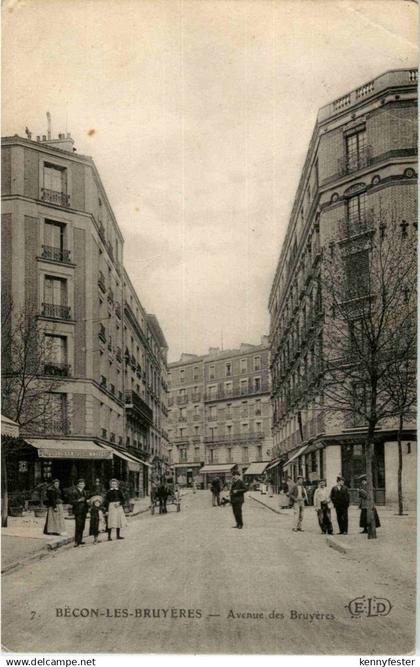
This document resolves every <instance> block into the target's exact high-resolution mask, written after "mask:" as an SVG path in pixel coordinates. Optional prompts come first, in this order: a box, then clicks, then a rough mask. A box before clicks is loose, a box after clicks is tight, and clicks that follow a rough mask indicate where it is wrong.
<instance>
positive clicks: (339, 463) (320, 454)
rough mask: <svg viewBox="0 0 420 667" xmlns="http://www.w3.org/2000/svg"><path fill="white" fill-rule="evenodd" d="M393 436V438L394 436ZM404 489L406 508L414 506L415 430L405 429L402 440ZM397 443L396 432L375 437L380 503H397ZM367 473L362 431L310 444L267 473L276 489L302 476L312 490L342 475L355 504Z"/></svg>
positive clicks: (377, 498)
mask: <svg viewBox="0 0 420 667" xmlns="http://www.w3.org/2000/svg"><path fill="white" fill-rule="evenodd" d="M393 436H394V437H393ZM401 454H402V491H403V499H404V505H405V508H406V509H414V508H415V506H416V498H417V495H416V493H417V475H416V473H417V443H416V434H415V432H413V431H411V432H406V433H405V434H404V439H403V440H402V442H401ZM398 459H399V455H398V443H397V441H396V439H395V434H392V433H390V434H383V435H382V434H381V435H379V434H378V436H377V437H376V441H375V445H374V456H373V462H372V474H373V486H374V489H375V502H376V504H377V505H384V504H387V505H397V503H398ZM365 472H366V452H365V442H364V439H363V434H345V435H342V436H341V437H338V436H334V437H331V438H328V437H324V438H322V439H319V440H316V441H313V442H310V443H307V444H304V445H302V446H301V447H299V448H298V449H296V450H295V451H293V452H290V453H289V454H288V459H287V460H286V461H285V460H284V458H283V459H279V460H278V462H277V463H276V464H274V466H273V468H271V469H270V468H268V469H267V474H270V475H272V478H273V479H275V480H276V483H275V487H276V491H279V490H280V488H281V485H282V484H283V483H284V482H285V481H287V479H288V477H290V478H292V480H296V479H297V477H298V475H302V476H303V478H304V480H305V483H306V486H307V487H308V489H309V490H315V488H316V486H317V485H318V482H319V480H320V479H325V480H326V483H327V487H328V488H331V487H332V486H334V485H335V483H336V480H337V476H338V475H341V476H343V477H344V479H345V483H346V485H347V487H348V488H349V490H350V498H351V502H352V503H358V502H359V492H358V490H359V487H360V476H361V475H364V474H365Z"/></svg>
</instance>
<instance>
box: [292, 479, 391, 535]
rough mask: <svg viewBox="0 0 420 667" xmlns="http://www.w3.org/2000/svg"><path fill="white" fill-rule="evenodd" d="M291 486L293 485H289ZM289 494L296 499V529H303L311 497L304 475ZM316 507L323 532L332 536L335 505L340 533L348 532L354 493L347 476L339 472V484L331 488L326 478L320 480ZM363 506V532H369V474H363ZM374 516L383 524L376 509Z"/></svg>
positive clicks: (296, 530)
mask: <svg viewBox="0 0 420 667" xmlns="http://www.w3.org/2000/svg"><path fill="white" fill-rule="evenodd" d="M289 486H290V485H289ZM287 495H288V497H289V498H290V500H291V501H292V504H293V508H294V527H293V530H294V532H298V531H303V528H302V522H303V514H304V508H305V505H306V504H307V503H308V496H307V492H306V489H305V487H304V485H303V477H301V476H299V477H298V478H297V480H296V484H294V485H291V488H289V490H288V494H287ZM313 502H314V509H315V511H316V513H317V515H318V522H319V527H320V529H321V532H322V533H323V534H325V535H326V534H328V535H332V534H333V532H334V530H333V524H332V521H331V509H332V507H334V508H335V513H336V517H337V524H338V532H339V534H340V535H347V534H348V523H349V519H348V510H349V506H350V493H349V490H348V488H347V486H346V484H345V480H344V477H342V476H341V475H339V476H338V477H337V482H336V484H335V486H333V488H332V489H331V491H329V490H328V489H327V486H326V482H325V480H320V482H319V485H318V488H317V489H316V491H315V493H314V497H313ZM359 508H360V510H361V512H360V520H359V525H360V527H361V528H362V529H363V530H362V531H361V532H362V533H367V532H368V517H367V491H366V476H365V475H362V476H361V477H360V489H359ZM374 519H375V524H376V527H377V528H379V527H380V525H381V524H380V521H379V516H378V513H377V511H376V508H374Z"/></svg>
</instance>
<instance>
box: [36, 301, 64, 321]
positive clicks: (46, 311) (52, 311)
mask: <svg viewBox="0 0 420 667" xmlns="http://www.w3.org/2000/svg"><path fill="white" fill-rule="evenodd" d="M42 315H43V317H51V318H52V319H54V320H69V319H70V306H61V305H57V304H55V303H43V304H42Z"/></svg>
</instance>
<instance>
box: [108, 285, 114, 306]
mask: <svg viewBox="0 0 420 667" xmlns="http://www.w3.org/2000/svg"><path fill="white" fill-rule="evenodd" d="M108 303H114V292H113V291H112V289H111V288H109V289H108Z"/></svg>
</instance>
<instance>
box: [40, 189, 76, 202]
mask: <svg viewBox="0 0 420 667" xmlns="http://www.w3.org/2000/svg"><path fill="white" fill-rule="evenodd" d="M41 199H42V200H43V201H45V202H48V203H49V204H58V206H70V196H69V195H68V194H66V193H65V192H57V191H56V190H48V188H41Z"/></svg>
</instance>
